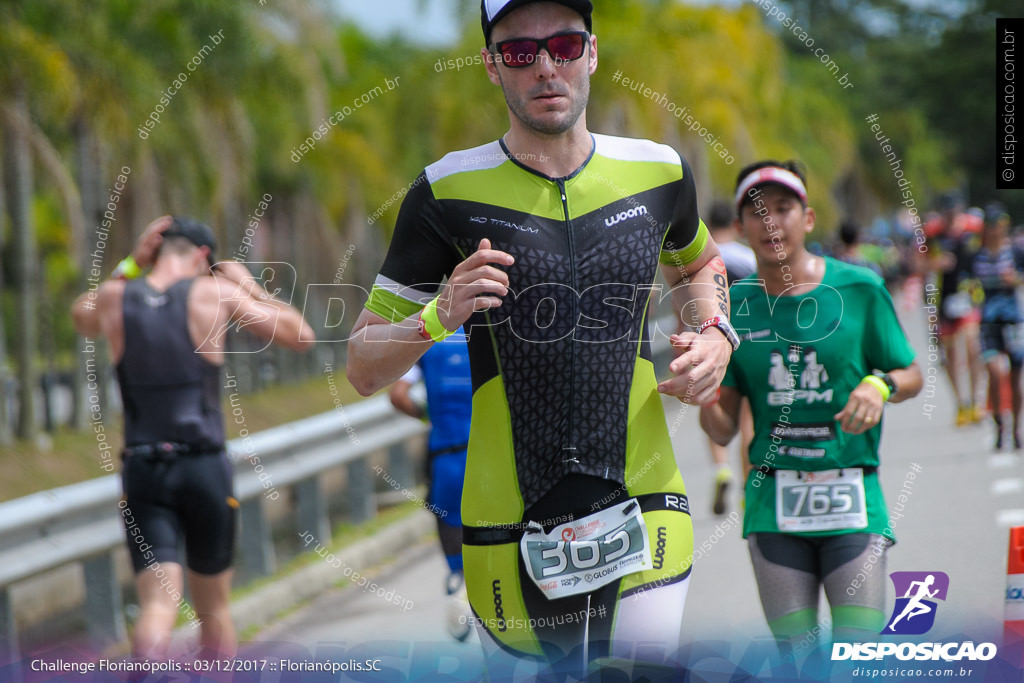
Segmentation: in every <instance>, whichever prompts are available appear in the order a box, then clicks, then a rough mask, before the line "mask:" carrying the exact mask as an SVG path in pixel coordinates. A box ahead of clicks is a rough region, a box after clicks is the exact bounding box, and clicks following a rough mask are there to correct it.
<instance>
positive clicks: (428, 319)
mask: <svg viewBox="0 0 1024 683" xmlns="http://www.w3.org/2000/svg"><path fill="white" fill-rule="evenodd" d="M420 320H422V321H423V330H424V331H425V332H426V333H427V334H428V335H429V336H430V338H431V339H433V340H434V341H435V342H442V341H444V340H445V339H447V338H448V337H450V336H452V335H453V334H455V332H454V330H449V329H448V328H446V327H445V326H444V325H442V324H441V319H440V318H438V317H437V299H431V301H430V303H429V304H427V305H426V306H424V307H423V310H422V311H420Z"/></svg>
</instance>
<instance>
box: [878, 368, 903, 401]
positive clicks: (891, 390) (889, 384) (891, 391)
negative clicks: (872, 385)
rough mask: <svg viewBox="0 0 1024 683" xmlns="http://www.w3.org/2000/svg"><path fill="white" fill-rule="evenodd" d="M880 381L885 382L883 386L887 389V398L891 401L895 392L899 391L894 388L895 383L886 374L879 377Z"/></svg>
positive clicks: (890, 376)
mask: <svg viewBox="0 0 1024 683" xmlns="http://www.w3.org/2000/svg"><path fill="white" fill-rule="evenodd" d="M881 380H882V381H883V382H885V386H887V387H889V398H890V399H891V398H892V397H893V396H895V395H896V392H897V391H899V388H898V387H897V386H896V382H895V381H894V380H893V378H892V375H890V374H889V373H888V372H887V373H885V374H884V375H882V376H881Z"/></svg>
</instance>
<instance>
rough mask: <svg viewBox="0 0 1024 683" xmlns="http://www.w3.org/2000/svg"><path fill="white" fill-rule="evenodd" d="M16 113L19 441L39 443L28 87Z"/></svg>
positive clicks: (12, 149) (17, 93) (10, 206)
mask: <svg viewBox="0 0 1024 683" xmlns="http://www.w3.org/2000/svg"><path fill="white" fill-rule="evenodd" d="M12 94H13V102H12V106H11V111H10V113H9V115H8V116H7V117H5V121H4V126H3V128H4V134H5V140H4V163H5V168H4V177H5V181H6V182H7V215H8V216H9V217H10V219H11V229H12V232H13V238H14V239H13V242H14V282H15V291H16V298H17V304H16V311H17V315H16V320H17V321H18V325H17V329H16V330H15V341H14V356H15V361H16V363H17V366H18V370H17V371H18V426H17V434H18V437H19V438H21V439H25V440H33V441H34V440H35V437H36V435H37V433H38V425H37V424H36V411H35V388H36V385H37V381H36V380H37V377H38V373H37V372H36V368H35V353H36V348H37V343H36V342H37V338H38V333H37V320H36V308H37V306H36V302H37V298H38V297H37V292H36V282H37V277H36V276H37V268H38V260H37V256H36V244H35V235H34V231H33V226H32V157H31V154H30V153H29V145H28V138H27V136H25V135H22V134H21V132H20V130H19V128H21V126H19V125H18V121H12V120H10V119H11V116H16V117H18V119H19V120H20V121H21V122H28V121H29V117H28V116H29V115H28V104H27V100H26V96H25V89H24V87H23V86H16V87H15V89H14V91H13V93H12Z"/></svg>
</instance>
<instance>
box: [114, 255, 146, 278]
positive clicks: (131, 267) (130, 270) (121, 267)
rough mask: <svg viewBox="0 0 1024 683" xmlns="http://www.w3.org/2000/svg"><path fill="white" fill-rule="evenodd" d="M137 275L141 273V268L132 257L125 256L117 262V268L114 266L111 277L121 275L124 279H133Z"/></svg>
mask: <svg viewBox="0 0 1024 683" xmlns="http://www.w3.org/2000/svg"><path fill="white" fill-rule="evenodd" d="M139 275H142V268H139V264H138V263H136V262H135V259H134V258H132V257H131V256H127V257H125V258H124V260H122V261H121V262H120V263H118V264H117V268H114V274H113V277H123V278H124V279H126V280H134V279H135V278H137V277H138V276H139Z"/></svg>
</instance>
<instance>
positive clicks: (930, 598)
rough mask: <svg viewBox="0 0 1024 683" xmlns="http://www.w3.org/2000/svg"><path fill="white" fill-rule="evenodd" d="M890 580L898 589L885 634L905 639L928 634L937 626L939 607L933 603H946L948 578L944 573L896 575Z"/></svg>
mask: <svg viewBox="0 0 1024 683" xmlns="http://www.w3.org/2000/svg"><path fill="white" fill-rule="evenodd" d="M889 578H890V579H892V582H893V585H895V587H896V606H895V607H893V610H892V617H890V619H889V623H888V624H887V625H886V627H885V628H884V629H882V633H883V634H893V633H895V634H899V635H904V636H917V635H921V634H923V633H927V632H928V630H929V629H931V627H932V626H933V625H934V624H935V609H936V607H937V605H936V603H935V602H934V600H942V601H945V600H946V593H947V591H949V576H947V575H946V574H945V573H944V572H893V573H891V574H889ZM900 596H902V597H900Z"/></svg>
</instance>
